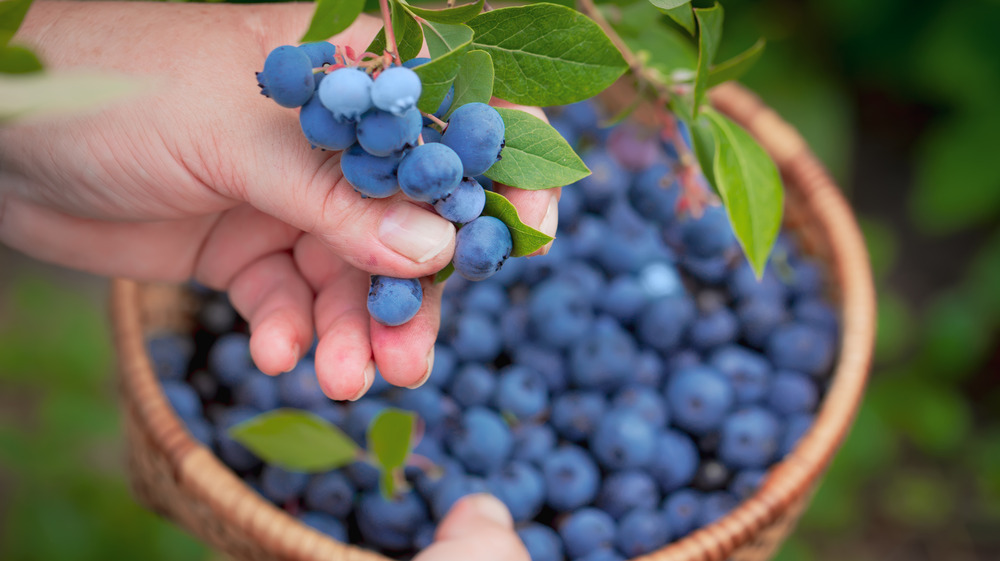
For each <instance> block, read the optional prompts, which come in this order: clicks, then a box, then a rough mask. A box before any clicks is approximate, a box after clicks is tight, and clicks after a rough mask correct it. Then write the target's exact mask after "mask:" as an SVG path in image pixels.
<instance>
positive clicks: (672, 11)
mask: <svg viewBox="0 0 1000 561" xmlns="http://www.w3.org/2000/svg"><path fill="white" fill-rule="evenodd" d="M660 11H661V12H663V13H664V14H666V16H667V17H668V18H670V19H672V20H673V21H674V23H676V24H677V25H679V26H681V27H683V28H684V31H687V32H688V33H690V34H691V35H692V36H693V35H694V33H695V27H694V11H693V10H692V9H691V5H690V4H684V5H681V6H677V7H676V8H669V9H661V10H660Z"/></svg>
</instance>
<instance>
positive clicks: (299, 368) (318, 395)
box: [277, 360, 328, 409]
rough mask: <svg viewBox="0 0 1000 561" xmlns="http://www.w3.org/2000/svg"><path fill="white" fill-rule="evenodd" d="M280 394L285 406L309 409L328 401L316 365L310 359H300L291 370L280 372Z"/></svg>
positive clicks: (278, 378)
mask: <svg viewBox="0 0 1000 561" xmlns="http://www.w3.org/2000/svg"><path fill="white" fill-rule="evenodd" d="M277 380H278V396H279V397H280V399H281V404H282V405H283V406H285V407H295V408H296V409H309V408H311V407H314V406H316V405H319V404H320V403H324V402H326V401H327V399H328V398H327V397H326V395H324V394H323V390H322V389H320V387H319V379H318V378H317V377H316V366H315V364H314V363H312V362H309V361H305V360H302V361H299V363H298V364H296V365H295V368H293V369H292V370H291V371H290V372H285V373H283V374H279V375H278V377H277Z"/></svg>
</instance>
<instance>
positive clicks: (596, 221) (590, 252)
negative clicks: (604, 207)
mask: <svg viewBox="0 0 1000 561" xmlns="http://www.w3.org/2000/svg"><path fill="white" fill-rule="evenodd" d="M609 231H610V228H609V227H608V225H607V223H606V222H605V221H604V220H602V219H600V218H599V217H597V216H593V215H590V214H584V215H583V216H581V217H580V219H579V220H578V221H577V224H576V228H574V229H573V231H572V232H570V235H569V242H570V243H569V246H570V253H571V254H572V255H573V256H575V257H592V256H594V255H596V254H597V251H598V249H599V248H600V247H601V245H602V244H603V243H604V241H605V239H606V238H607V236H608V232H609ZM559 245H560V244H555V245H553V246H552V247H553V248H555V247H558V246H559Z"/></svg>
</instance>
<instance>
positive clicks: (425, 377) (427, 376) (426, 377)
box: [406, 347, 434, 390]
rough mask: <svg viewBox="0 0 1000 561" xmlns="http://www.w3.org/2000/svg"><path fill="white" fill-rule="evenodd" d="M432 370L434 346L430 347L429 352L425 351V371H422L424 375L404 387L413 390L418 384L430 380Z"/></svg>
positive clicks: (420, 384)
mask: <svg viewBox="0 0 1000 561" xmlns="http://www.w3.org/2000/svg"><path fill="white" fill-rule="evenodd" d="M432 370H434V347H431V352H429V353H427V372H424V375H423V376H422V377H421V378H420V379H419V380H417V381H416V383H414V384H413V385H411V386H406V388H407V389H410V390H415V389H417V388H419V387H420V386H422V385H424V384H426V383H427V380H430V378H431V371H432Z"/></svg>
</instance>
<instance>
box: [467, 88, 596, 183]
mask: <svg viewBox="0 0 1000 561" xmlns="http://www.w3.org/2000/svg"><path fill="white" fill-rule="evenodd" d="M497 111H498V112H499V113H500V116H501V117H502V118H503V123H504V128H505V132H504V138H505V139H506V145H505V146H504V149H503V152H501V154H500V155H501V159H500V161H498V162H497V163H495V164H493V166H492V167H490V169H488V170H486V177H489V178H490V179H492V180H494V181H498V182H500V183H503V184H504V185H510V186H511V187H517V188H519V189H528V190H538V189H550V188H552V187H562V186H564V185H569V184H570V183H573V182H575V181H578V180H580V179H583V178H584V177H587V176H588V175H590V170H589V169H587V165H586V164H584V163H583V160H581V159H580V157H579V156H577V155H576V152H574V151H573V148H572V147H570V145H569V143H568V142H566V139H565V138H563V137H562V135H560V134H559V132H558V131H556V129H554V128H552V126H551V125H549V124H547V123H546V122H545V121H543V120H541V119H539V118H538V117H535V116H534V115H531V114H528V113H525V112H524V111H519V110H517V109H507V108H503V107H499V108H497Z"/></svg>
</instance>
